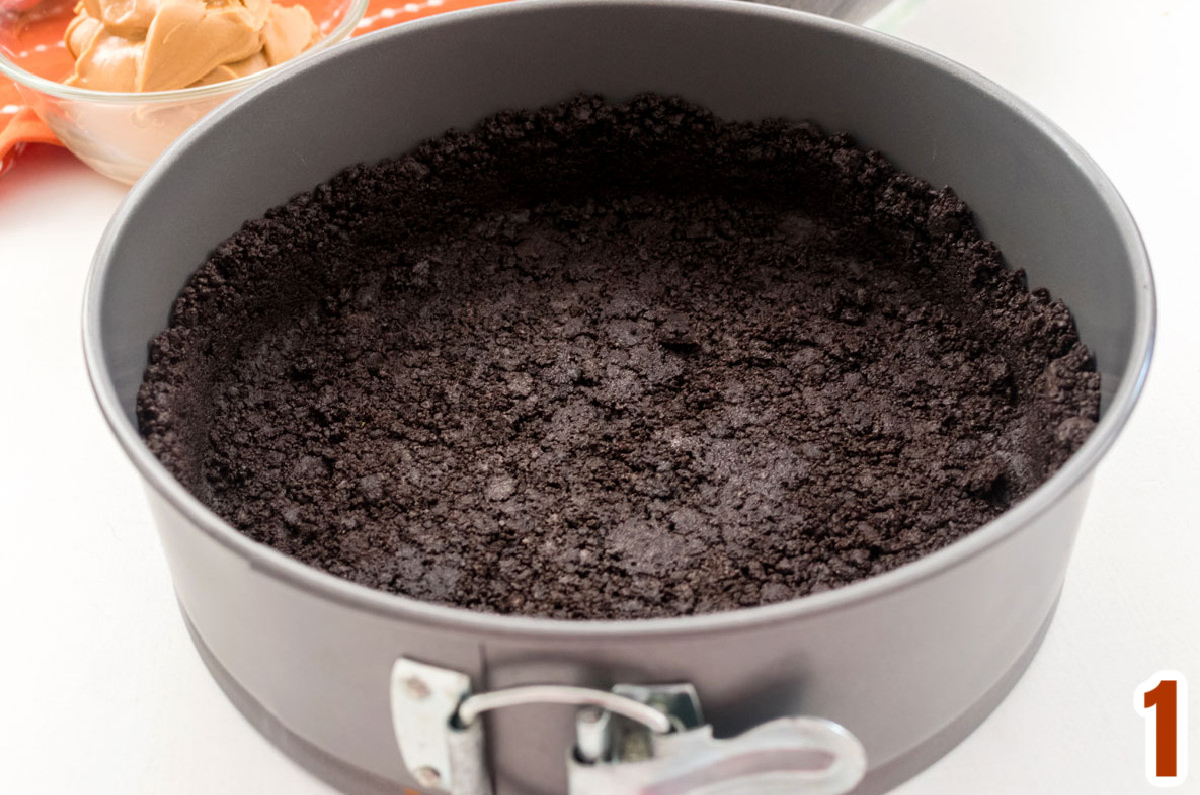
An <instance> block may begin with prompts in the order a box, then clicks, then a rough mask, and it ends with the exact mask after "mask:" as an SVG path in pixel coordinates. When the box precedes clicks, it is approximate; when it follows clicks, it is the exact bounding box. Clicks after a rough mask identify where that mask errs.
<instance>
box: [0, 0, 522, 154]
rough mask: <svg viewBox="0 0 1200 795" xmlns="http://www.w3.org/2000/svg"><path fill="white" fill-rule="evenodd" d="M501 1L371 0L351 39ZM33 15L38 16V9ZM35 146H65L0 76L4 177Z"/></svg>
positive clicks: (30, 38) (14, 1) (50, 45)
mask: <svg viewBox="0 0 1200 795" xmlns="http://www.w3.org/2000/svg"><path fill="white" fill-rule="evenodd" d="M20 2H22V0H0V14H5V13H15V12H16V10H17V7H18V4H19V3H20ZM499 2H504V0H417V1H416V2H411V3H401V2H398V0H371V4H370V5H369V6H368V7H367V13H366V14H365V15H364V16H363V18H362V21H361V22H359V24H358V28H356V29H355V31H354V32H353V33H352V34H351V36H361V35H362V34H364V33H370V32H371V31H373V30H379V29H381V28H385V27H388V26H389V25H395V24H397V23H400V22H407V21H409V20H411V19H417V18H419V17H426V16H429V15H431V14H438V13H441V12H444V11H456V10H458V9H462V8H470V7H471V6H483V5H491V4H492V3H499ZM30 13H36V10H35V11H33V12H30ZM57 35H58V34H57V33H56V34H55V39H57ZM42 38H45V36H43V37H42ZM22 42H23V43H24V44H25V45H26V47H27V50H28V52H29V54H30V55H29V57H30V58H34V57H38V56H37V55H35V54H34V51H35V49H36V48H37V47H38V46H39V45H41V46H42V50H41V51H40V53H44V54H46V56H47V57H59V58H62V57H69V56H66V54H65V53H61V54H58V55H57V56H55V55H54V51H55V50H59V49H61V48H60V43H59V42H58V41H57V40H54V41H50V40H46V41H40V40H39V36H38V35H37V33H36V31H33V32H32V35H27V36H25V37H23V38H22ZM68 63H69V62H68ZM31 143H33V144H57V145H59V146H61V145H62V144H61V143H59V140H58V139H57V138H55V137H54V133H52V132H51V131H50V128H48V127H47V126H46V125H45V124H43V123H42V121H41V120H40V119H39V118H38V117H37V115H36V114H35V113H34V112H33V111H31V110H30V109H29V108H27V107H25V106H24V102H23V100H22V99H21V95H20V94H19V93H18V92H17V87H16V86H15V85H14V84H13V83H12V82H10V81H9V80H6V79H4V78H2V77H0V174H3V173H4V172H5V171H7V170H8V169H9V168H10V167H11V166H12V165H13V164H14V162H15V161H16V160H17V159H19V158H20V155H21V151H22V150H23V149H24V148H25V145H26V144H31Z"/></svg>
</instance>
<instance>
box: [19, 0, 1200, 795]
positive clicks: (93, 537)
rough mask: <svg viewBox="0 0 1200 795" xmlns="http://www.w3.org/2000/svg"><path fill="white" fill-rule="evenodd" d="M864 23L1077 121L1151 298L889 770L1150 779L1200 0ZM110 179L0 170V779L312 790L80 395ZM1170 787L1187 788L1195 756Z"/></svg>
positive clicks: (1189, 461) (53, 167)
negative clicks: (1036, 515)
mask: <svg viewBox="0 0 1200 795" xmlns="http://www.w3.org/2000/svg"><path fill="white" fill-rule="evenodd" d="M875 24H876V25H879V26H882V27H884V28H885V29H887V30H889V31H891V32H893V33H895V34H896V35H899V36H901V37H904V38H907V39H910V40H912V41H914V42H917V43H919V44H922V45H924V46H927V47H929V48H931V49H934V50H937V51H939V52H942V53H944V54H946V55H948V56H950V57H952V58H955V59H957V60H959V61H962V62H964V63H966V64H967V65H969V66H971V67H974V68H975V69H977V70H979V71H980V72H982V73H983V74H984V75H986V76H988V77H990V78H992V79H993V80H995V81H997V82H998V83H1000V84H1001V85H1003V86H1005V87H1007V88H1009V89H1011V90H1012V91H1014V92H1015V93H1017V94H1019V95H1021V96H1022V97H1024V98H1025V99H1027V100H1029V101H1030V102H1032V103H1033V104H1034V105H1035V106H1037V107H1039V108H1040V109H1041V110H1043V111H1044V112H1046V113H1047V114H1048V115H1049V116H1050V117H1051V118H1053V119H1054V120H1056V121H1057V122H1058V123H1059V124H1060V125H1062V126H1063V127H1064V128H1066V130H1067V131H1068V132H1069V133H1071V134H1072V135H1074V136H1075V137H1076V138H1077V139H1078V140H1079V141H1080V142H1081V143H1082V144H1083V145H1084V146H1085V147H1086V148H1087V149H1088V150H1089V151H1090V152H1091V153H1092V155H1093V156H1094V157H1095V158H1096V160H1097V161H1099V163H1100V165H1101V166H1102V167H1103V168H1104V169H1105V170H1106V171H1107V172H1108V174H1109V175H1110V177H1111V178H1112V179H1113V181H1114V182H1115V183H1116V185H1117V187H1118V189H1120V191H1121V192H1122V193H1123V195H1124V197H1125V199H1126V200H1127V201H1128V203H1129V205H1130V207H1131V209H1132V211H1133V214H1134V216H1135V217H1136V218H1137V219H1138V222H1139V224H1140V225H1141V229H1142V231H1143V234H1144V235H1145V240H1146V244H1147V246H1148V248H1149V250H1150V255H1151V258H1152V261H1153V263H1154V268H1155V275H1156V278H1157V282H1158V290H1159V301H1160V310H1161V313H1160V320H1159V327H1158V330H1159V344H1158V349H1157V352H1156V354H1155V362H1154V365H1153V368H1152V371H1151V377H1150V381H1149V385H1148V387H1147V389H1146V392H1145V396H1144V397H1143V399H1142V402H1141V406H1140V408H1139V409H1138V411H1137V413H1136V415H1135V417H1134V419H1133V421H1132V422H1131V423H1130V425H1129V426H1128V429H1127V430H1126V432H1125V433H1124V435H1123V436H1122V438H1121V440H1120V441H1119V442H1118V444H1117V446H1116V447H1115V448H1114V449H1113V451H1112V453H1111V455H1109V456H1108V458H1106V460H1105V461H1104V463H1103V465H1102V467H1101V469H1100V471H1099V474H1098V477H1097V478H1096V481H1095V487H1094V489H1093V495H1092V500H1091V503H1090V506H1089V509H1088V513H1087V516H1086V518H1085V523H1084V528H1083V531H1082V533H1081V535H1080V538H1079V541H1078V544H1077V547H1076V550H1075V554H1074V557H1073V559H1072V563H1071V568H1070V574H1069V576H1068V580H1067V585H1066V590H1065V593H1064V594H1063V598H1062V602H1061V605H1060V608H1059V612H1058V616H1057V618H1056V619H1055V621H1054V624H1053V626H1052V627H1051V629H1050V633H1049V635H1048V636H1047V638H1046V642H1045V645H1044V647H1043V648H1042V651H1041V653H1040V654H1039V655H1038V657H1037V659H1036V660H1035V661H1034V663H1033V665H1032V667H1031V668H1030V669H1029V672H1028V673H1027V674H1026V676H1025V678H1024V679H1023V680H1022V681H1021V682H1020V684H1019V685H1018V686H1017V688H1016V689H1015V690H1014V692H1013V693H1012V695H1011V696H1010V697H1009V698H1008V699H1007V700H1006V701H1005V702H1004V703H1003V704H1002V705H1001V706H1000V707H999V708H998V709H997V710H996V712H995V713H994V714H993V715H992V716H991V717H990V718H989V719H988V720H987V722H986V723H985V724H984V725H983V726H982V727H981V728H980V729H979V730H978V731H976V732H975V733H974V734H973V735H972V736H971V737H969V738H968V739H967V740H966V741H965V742H963V743H962V745H960V746H959V747H958V748H957V749H956V750H954V751H953V752H952V753H950V754H949V755H948V756H947V757H945V758H944V759H943V760H942V761H941V762H939V763H938V764H936V765H935V766H933V767H932V768H930V769H929V770H928V771H927V772H925V773H923V774H922V775H920V776H918V777H917V778H915V779H913V780H912V781H910V782H909V783H907V784H905V785H904V786H903V787H901V788H900V789H899V790H897V793H898V795H1001V794H1002V793H1003V794H1004V795H1009V794H1011V793H1022V795H1037V794H1038V793H1047V795H1073V794H1074V793H1087V794H1088V795H1106V794H1107V793H1113V794H1114V795H1117V794H1120V795H1130V794H1131V793H1133V794H1135V795H1136V793H1142V792H1145V793H1149V792H1153V791H1155V790H1154V789H1153V788H1151V787H1150V785H1149V784H1148V783H1147V782H1146V781H1145V779H1144V774H1143V770H1144V767H1143V722H1142V719H1141V718H1140V717H1138V716H1137V715H1136V714H1135V713H1134V711H1133V691H1134V689H1135V688H1136V687H1137V686H1138V684H1139V683H1141V682H1142V681H1143V680H1145V679H1147V678H1148V677H1149V676H1151V675H1152V674H1153V673H1155V672H1156V671H1158V670H1161V669H1168V668H1172V669H1177V670H1179V671H1181V672H1182V673H1183V674H1184V675H1186V676H1190V677H1192V683H1193V687H1192V691H1193V692H1196V691H1198V690H1200V573H1198V572H1197V568H1198V564H1200V526H1198V524H1197V519H1196V511H1195V508H1194V507H1193V506H1194V502H1193V501H1194V500H1196V499H1197V496H1198V494H1197V493H1198V492H1200V483H1197V475H1200V452H1198V451H1200V418H1198V415H1197V405H1196V403H1197V401H1196V396H1197V394H1200V321H1198V317H1200V306H1198V305H1197V304H1198V302H1200V277H1198V276H1197V273H1198V271H1200V256H1198V254H1197V240H1198V235H1197V231H1198V230H1197V227H1198V226H1200V198H1198V188H1197V186H1198V185H1200V157H1198V156H1197V154H1196V148H1195V142H1196V139H1197V136H1198V128H1200V124H1198V122H1200V113H1198V108H1200V0H994V1H992V0H989V1H988V2H984V0H915V1H913V2H907V3H902V4H901V7H900V10H899V11H897V12H895V13H888V14H886V15H885V17H884V18H882V19H878V20H876V22H875ZM123 195H124V189H123V188H122V187H120V186H118V185H116V184H114V183H111V182H108V181H106V180H104V179H103V178H101V177H99V176H96V175H95V174H93V173H91V172H90V171H88V169H87V168H85V167H84V166H83V165H81V164H79V163H78V162H76V161H74V160H73V159H72V158H71V157H70V156H69V155H68V154H66V153H65V152H62V151H58V150H54V149H49V148H42V149H39V150H37V151H34V152H31V153H30V154H29V156H27V157H26V158H25V159H23V160H22V161H21V162H20V163H19V165H18V167H17V168H16V169H15V170H14V171H12V172H10V173H9V174H7V175H5V176H4V177H0V373H3V376H0V378H2V379H3V380H2V381H0V532H2V533H3V536H2V539H0V793H60V792H62V793H218V792H219V793H228V794H229V795H239V794H241V793H295V795H321V794H324V795H329V793H330V792H331V791H330V790H329V789H328V788H327V787H325V786H324V785H322V784H321V783H319V782H317V781H315V780H314V779H312V778H311V777H310V776H309V775H308V774H306V773H305V772H304V771H302V770H301V769H300V768H298V767H296V766H295V765H293V764H292V763H291V762H290V761H288V760H287V759H286V758H285V757H283V756H282V755H281V754H279V753H278V752H276V751H275V750H274V749H273V748H272V747H271V746H270V745H268V744H267V743H266V742H265V741H264V740H262V739H261V738H260V737H259V736H258V735H257V734H256V733H255V732H254V731H253V730H252V729H251V728H250V727H249V725H248V724H247V723H246V722H245V721H244V720H243V719H242V718H241V717H240V716H239V715H238V713H237V712H235V710H234V709H233V707H232V706H230V705H229V703H228V702H227V701H226V700H225V698H224V696H223V695H222V694H221V693H220V691H219V690H218V689H217V686H216V685H215V684H214V683H213V681H212V680H211V679H210V678H209V676H208V674H207V672H206V671H205V669H204V668H203V666H202V665H201V663H200V660H199V658H198V657H197V655H196V653H195V652H194V651H193V649H192V647H191V645H190V643H189V641H188V639H187V636H186V633H185V631H184V628H183V624H182V622H181V620H180V617H179V615H178V613H177V610H176V606H175V600H174V597H173V594H172V590H171V583H170V579H169V576H168V573H167V570H166V565H165V562H164V560H163V558H162V555H161V552H160V550H159V547H158V543H157V539H156V537H155V532H154V530H153V528H152V526H151V522H150V517H149V515H148V512H147V510H146V508H145V506H144V504H143V497H142V492H141V488H140V485H139V482H138V479H137V478H136V477H135V475H134V472H133V469H132V467H131V466H129V465H128V464H127V463H126V461H125V459H124V458H123V456H122V454H121V453H120V451H119V450H118V448H117V446H116V444H115V443H114V442H113V441H112V440H111V439H110V437H109V435H108V432H107V430H106V428H105V425H104V423H103V421H102V419H101V417H100V414H99V412H98V411H97V409H96V408H95V407H94V405H93V402H92V397H91V394H90V390H89V387H88V383H87V379H86V376H85V373H84V369H83V361H82V356H81V353H80V343H79V314H80V303H81V295H82V286H83V280H84V275H85V272H86V270H87V268H88V263H89V260H90V257H91V253H92V250H93V248H94V246H95V244H96V242H97V240H98V239H99V236H100V233H101V230H102V228H103V227H104V224H105V222H106V221H107V220H108V218H109V216H110V215H111V214H112V212H113V211H114V210H115V208H116V207H117V204H118V203H119V202H120V200H121V198H122V196H123ZM181 221H182V222H183V223H186V219H181ZM1193 700H1194V699H1193ZM1192 706H1193V709H1192V710H1191V713H1192V716H1193V717H1192V724H1193V725H1192V731H1191V735H1192V737H1193V740H1192V743H1191V755H1192V762H1193V766H1195V765H1196V764H1200V759H1198V757H1200V741H1197V740H1196V739H1195V738H1197V737H1200V709H1197V708H1195V705H1194V704H1193V705H1192ZM1177 791H1182V792H1192V793H1197V792H1200V771H1197V774H1196V775H1194V776H1193V777H1192V780H1191V781H1189V782H1188V783H1187V784H1186V785H1184V787H1182V789H1181V790H1177Z"/></svg>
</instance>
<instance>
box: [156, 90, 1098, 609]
mask: <svg viewBox="0 0 1200 795" xmlns="http://www.w3.org/2000/svg"><path fill="white" fill-rule="evenodd" d="M1099 378H1100V377H1099V375H1098V374H1097V373H1095V372H1093V368H1092V367H1091V364H1090V356H1089V353H1088V351H1087V349H1086V348H1085V347H1084V346H1083V344H1082V343H1081V342H1080V340H1079V338H1078V336H1077V334H1076V331H1075V328H1074V324H1073V322H1072V320H1071V316H1070V314H1069V312H1068V310H1067V308H1066V307H1065V306H1064V305H1063V304H1062V303H1061V302H1060V301H1057V300H1053V299H1052V298H1051V297H1050V296H1049V295H1048V294H1047V293H1046V292H1045V291H1043V290H1033V291H1032V292H1031V291H1029V290H1028V289H1026V288H1025V286H1024V279H1023V275H1022V274H1021V273H1019V272H1016V271H1013V270H1010V269H1007V268H1006V267H1005V266H1004V264H1003V262H1002V260H1001V257H1000V254H999V252H998V251H997V250H996V248H995V247H994V246H993V245H992V244H990V243H988V242H987V241H985V240H982V239H981V237H980V235H979V233H978V232H977V230H976V228H975V225H974V222H973V220H972V216H971V212H970V210H969V209H968V208H967V207H966V206H965V205H964V204H963V203H962V202H961V201H960V200H959V199H958V198H956V197H955V195H954V194H953V193H952V192H951V191H949V190H936V189H934V188H932V187H931V186H930V185H929V184H927V183H925V182H922V181H919V180H917V179H914V178H912V177H910V176H907V175H905V174H903V173H900V172H899V171H897V170H896V169H895V168H894V167H893V166H891V165H890V164H889V163H888V162H887V161H886V160H885V159H884V158H883V157H881V156H880V155H879V154H878V153H875V152H870V151H864V150H861V149H859V148H857V147H856V146H855V145H854V144H853V142H852V141H851V140H850V139H849V138H848V137H846V136H844V135H826V134H824V133H822V132H821V131H819V130H818V129H816V128H815V127H813V126H811V125H808V124H803V123H794V122H784V121H766V122H757V123H729V122H723V121H721V120H719V119H717V118H715V117H714V116H713V115H711V114H709V113H708V112H706V111H704V110H702V109H699V108H696V107H694V106H691V105H688V104H686V103H683V102H681V101H679V100H673V99H668V98H663V97H657V96H644V97H639V98H638V99H636V100H633V101H632V102H629V103H626V104H620V105H614V104H609V103H606V102H604V101H602V100H601V99H598V98H595V97H579V98H576V99H574V100H572V101H570V102H567V103H564V104H562V105H559V106H555V107H551V108H547V109H542V110H538V111H532V112H506V113H502V114H500V115H497V116H495V117H492V118H490V119H489V120H487V121H486V122H484V123H483V124H482V125H481V126H479V127H478V128H476V129H475V130H473V131H470V132H451V133H448V134H446V135H444V136H442V137H440V138H438V139H436V140H431V141H429V142H426V143H424V144H422V145H421V146H419V147H417V148H416V149H415V150H413V151H412V152H411V153H409V154H406V155H404V156H402V157H399V158H397V159H394V160H391V161H387V162H384V163H381V164H379V165H375V166H359V167H355V168H352V169H350V170H348V171H345V172H343V173H342V174H340V175H338V176H336V177H335V178H333V179H332V180H331V181H329V182H328V183H326V184H323V185H321V186H319V187H317V188H316V189H315V190H313V191H312V192H311V193H308V194H305V195H301V196H298V197H297V198H295V199H293V200H292V201H291V202H289V203H288V204H286V205H284V206H281V207H279V208H276V209H274V210H271V211H270V212H268V213H266V215H265V217H263V218H260V219H257V220H253V221H250V222H248V223H246V224H245V225H244V227H243V228H242V229H241V230H240V231H239V232H238V233H237V234H235V235H234V236H233V237H231V238H230V239H229V240H227V241H225V242H224V243H222V244H221V245H220V246H219V247H218V248H217V249H216V251H215V252H214V253H213V254H212V256H211V259H210V260H209V261H208V262H207V263H206V264H205V265H204V266H203V267H202V268H201V269H200V270H199V271H198V272H197V273H196V274H195V275H194V277H193V278H192V279H191V281H190V282H189V284H188V285H187V287H186V288H185V289H184V290H183V292H182V293H181V295H180V296H179V298H178V299H177V301H176V304H175V306H174V310H173V313H172V319H171V324H170V328H169V329H168V330H167V331H165V332H164V333H163V334H161V335H160V336H159V337H158V338H157V339H156V340H154V342H153V344H152V346H151V352H150V364H149V367H148V369H147V371H146V376H145V381H144V383H143V385H142V388H141V391H140V393H139V396H138V418H139V421H140V425H141V429H142V432H143V434H144V436H145V438H146V440H147V442H148V443H149V445H150V447H151V449H152V450H153V451H154V452H155V454H157V455H158V456H159V457H160V458H161V460H162V461H163V462H164V463H165V464H166V466H167V467H168V468H169V469H170V471H171V472H172V473H173V474H174V475H175V476H176V477H178V478H179V479H180V480H181V481H182V482H183V484H184V485H185V486H187V487H188V488H189V489H190V490H191V491H192V492H193V493H195V494H196V495H197V496H198V497H199V498H200V499H201V500H202V501H203V502H205V503H206V504H207V505H209V506H210V507H211V508H212V509H213V510H215V511H216V512H217V513H218V514H219V515H221V516H223V517H224V518H225V519H227V520H228V521H229V522H231V523H232V524H233V525H234V526H235V527H237V528H238V529H239V530H240V531H241V532H243V533H245V534H246V535H248V536H250V537H251V538H253V539H255V540H257V541H260V542H262V543H264V544H269V545H271V546H273V547H276V548H278V549H280V550H283V551H284V552H286V553H288V554H290V555H292V556H294V557H296V558H298V559H299V560H301V561H303V562H305V563H307V564H309V565H312V566H315V567H317V568H319V569H323V570H325V571H327V572H330V573H331V574H334V575H337V576H339V577H344V578H346V579H349V580H353V581H355V582H358V583H362V584H363V585H366V586H369V587H372V588H378V589H382V590H384V591H390V592H393V593H398V594H406V595H409V596H412V597H415V598H417V599H421V600H426V601H431V602H438V603H444V604H451V605H458V606H462V607H466V608H471V609H474V610H481V611H492V612H499V613H521V614H529V615H542V616H554V617H561V618H575V619H583V618H643V617H652V616H668V615H682V614H693V613H705V612H712V611H718V610H727V609H731V608H737V607H745V606H751V605H759V604H764V603H769V602H778V601H782V600H786V599H792V598H795V597H799V596H803V595H805V594H810V593H814V592H818V591H823V590H826V589H830V588H836V587H839V586H842V585H845V584H848V583H851V582H854V581H856V580H860V579H862V578H865V577H870V576H873V575H877V574H880V573H882V572H886V571H888V570H890V569H894V568H896V567H897V566H900V565H902V564H905V563H908V562H911V561H913V560H916V559H917V558H919V557H921V556H923V555H926V554H928V553H930V552H932V551H934V550H936V549H939V548H941V547H943V546H945V545H946V544H948V543H950V542H952V541H954V540H955V539H957V538H960V537H961V536H963V535H964V534H966V533H968V532H970V531H971V530H973V529H975V528H977V527H979V526H980V525H982V524H983V523H985V522H987V521H989V520H990V519H992V518H994V517H996V516H998V515H999V514H1001V513H1002V512H1004V511H1005V510H1007V509H1008V508H1009V507H1010V506H1012V505H1013V504H1014V503H1016V502H1018V501H1019V500H1021V499H1022V498H1023V497H1025V496H1026V495H1028V494H1029V493H1030V491H1032V490H1033V489H1034V488H1036V487H1037V486H1038V485H1039V484H1040V483H1042V482H1043V481H1045V479H1046V478H1047V477H1049V476H1050V475H1051V474H1052V473H1053V472H1054V470H1055V469H1056V468H1057V467H1058V466H1059V465H1060V464H1062V462H1063V461H1064V460H1065V459H1066V458H1067V457H1068V456H1069V455H1070V454H1071V453H1072V452H1073V451H1074V450H1076V449H1077V448H1078V447H1079V446H1080V445H1081V444H1082V443H1083V441H1084V440H1085V439H1086V438H1087V436H1088V434H1089V433H1090V431H1091V430H1092V428H1093V427H1094V425H1095V422H1096V420H1097V418H1098V413H1099Z"/></svg>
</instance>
